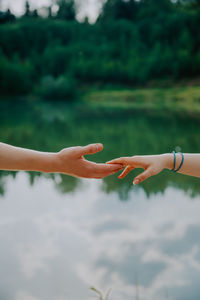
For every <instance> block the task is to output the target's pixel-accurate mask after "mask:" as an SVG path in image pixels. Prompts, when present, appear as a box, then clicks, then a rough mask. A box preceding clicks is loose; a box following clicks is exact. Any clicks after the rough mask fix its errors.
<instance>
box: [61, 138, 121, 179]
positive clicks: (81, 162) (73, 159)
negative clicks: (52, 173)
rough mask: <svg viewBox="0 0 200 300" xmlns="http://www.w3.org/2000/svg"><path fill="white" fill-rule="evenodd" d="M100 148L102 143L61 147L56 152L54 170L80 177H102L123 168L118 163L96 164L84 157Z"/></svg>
mask: <svg viewBox="0 0 200 300" xmlns="http://www.w3.org/2000/svg"><path fill="white" fill-rule="evenodd" d="M102 150H103V145H102V144H91V145H88V146H84V147H80V146H78V147H71V148H66V149H63V150H61V151H60V152H58V153H57V154H56V172H59V173H64V174H68V175H71V176H76V177H82V178H103V177H106V176H109V175H112V174H115V173H116V172H118V171H120V170H122V169H123V166H122V165H120V164H109V165H108V164H97V163H94V162H91V161H88V160H86V159H85V158H84V155H88V154H95V153H97V152H99V151H102Z"/></svg>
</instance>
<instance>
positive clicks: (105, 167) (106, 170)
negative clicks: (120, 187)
mask: <svg viewBox="0 0 200 300" xmlns="http://www.w3.org/2000/svg"><path fill="white" fill-rule="evenodd" d="M90 168H91V169H92V171H93V173H95V174H96V175H97V176H100V177H105V176H108V175H112V174H114V173H116V172H118V171H120V170H122V169H123V165H121V164H102V163H100V164H97V163H92V162H90Z"/></svg>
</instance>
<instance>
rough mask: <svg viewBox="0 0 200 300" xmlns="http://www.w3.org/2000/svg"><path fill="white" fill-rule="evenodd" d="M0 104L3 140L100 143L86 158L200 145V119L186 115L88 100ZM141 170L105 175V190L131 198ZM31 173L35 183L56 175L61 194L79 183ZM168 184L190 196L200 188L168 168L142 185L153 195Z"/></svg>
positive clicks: (43, 144) (2, 179)
mask: <svg viewBox="0 0 200 300" xmlns="http://www.w3.org/2000/svg"><path fill="white" fill-rule="evenodd" d="M0 105H1V107H0V120H1V121H0V140H1V141H3V142H7V143H10V144H14V145H17V146H21V147H27V148H32V149H37V150H41V151H58V150H60V149H62V148H63V147H68V146H73V145H85V144H88V143H93V142H102V143H103V144H104V151H102V152H101V153H98V155H94V156H89V158H88V159H91V160H95V161H98V162H105V161H107V160H110V159H112V158H114V157H120V156H130V155H134V154H157V153H164V152H169V151H172V150H173V149H175V147H176V146H179V147H181V150H182V151H183V152H189V153H195V152H196V153H197V152H199V149H200V140H199V134H198V132H199V129H200V123H199V121H198V120H197V119H196V120H195V119H193V118H192V117H188V116H186V115H179V116H178V115H174V114H172V113H171V114H170V113H168V114H162V116H160V115H158V114H154V115H153V114H152V113H150V112H149V113H138V112H134V111H133V112H131V111H130V110H129V111H124V112H121V111H114V112H113V111H110V110H107V111H101V110H98V111H95V110H91V109H90V108H89V107H87V106H86V105H85V104H84V106H81V105H78V106H77V107H75V108H74V107H72V106H71V107H70V106H65V105H64V104H63V103H62V104H56V105H55V103H54V104H53V105H51V104H49V103H48V104H46V103H36V104H34V107H32V106H31V104H30V103H29V104H25V103H21V104H19V103H16V104H13V103H12V105H9V104H3V103H1V104H0ZM15 106H16V107H17V108H16V107H15ZM141 171H142V170H135V171H133V172H131V174H129V175H128V176H127V178H125V179H123V180H118V178H117V176H116V175H114V176H110V177H108V178H105V179H104V184H103V189H104V190H105V191H106V192H107V193H110V192H112V191H115V192H117V193H118V194H119V196H120V198H121V199H124V200H125V199H128V193H129V191H130V190H132V188H133V187H132V180H133V177H134V176H136V174H137V173H139V172H141ZM9 174H12V176H14V174H15V173H13V172H11V173H9V172H1V173H0V193H1V194H3V193H4V190H5V184H6V178H7V177H8V176H9ZM29 174H30V175H29V178H30V183H31V184H34V181H35V179H36V178H37V177H39V176H45V177H48V178H52V180H54V182H55V185H56V187H57V188H58V189H59V190H60V191H61V192H62V193H67V192H71V191H74V190H75V189H76V188H77V185H78V183H79V181H78V180H77V178H72V177H69V176H65V175H60V177H59V178H60V180H57V177H56V176H55V175H54V174H42V175H41V174H39V173H34V172H30V173H29ZM169 185H173V186H174V187H176V188H179V189H182V190H184V191H185V192H189V193H190V195H191V196H195V195H196V194H198V193H199V192H200V185H199V179H198V178H192V177H189V176H184V175H179V174H173V173H171V172H169V171H164V172H162V174H159V175H157V176H156V177H152V178H150V179H148V180H147V181H146V182H144V183H142V184H141V185H140V188H143V190H144V191H145V193H146V195H147V196H149V195H151V194H152V193H158V192H164V191H165V189H166V187H168V186H169ZM135 188H136V187H135Z"/></svg>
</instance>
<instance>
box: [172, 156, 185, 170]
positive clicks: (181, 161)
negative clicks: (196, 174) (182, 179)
mask: <svg viewBox="0 0 200 300" xmlns="http://www.w3.org/2000/svg"><path fill="white" fill-rule="evenodd" d="M179 153H180V152H179ZM180 154H181V156H182V160H181V163H180V166H179V167H178V169H176V170H174V172H178V171H179V170H180V168H181V167H182V165H183V162H184V155H183V153H180Z"/></svg>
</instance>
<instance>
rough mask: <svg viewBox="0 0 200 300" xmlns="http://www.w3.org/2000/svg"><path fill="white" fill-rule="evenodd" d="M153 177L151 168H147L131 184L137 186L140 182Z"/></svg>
mask: <svg viewBox="0 0 200 300" xmlns="http://www.w3.org/2000/svg"><path fill="white" fill-rule="evenodd" d="M152 175H153V172H152V170H151V168H148V169H147V170H145V171H144V172H142V173H141V174H139V175H138V176H137V177H136V178H135V179H134V181H133V184H139V183H141V182H142V181H144V180H146V179H147V178H149V177H151V176H152Z"/></svg>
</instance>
